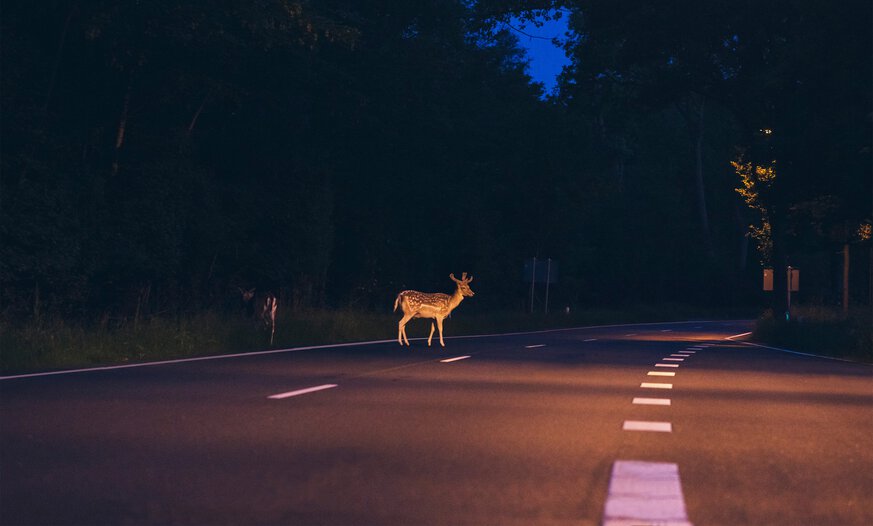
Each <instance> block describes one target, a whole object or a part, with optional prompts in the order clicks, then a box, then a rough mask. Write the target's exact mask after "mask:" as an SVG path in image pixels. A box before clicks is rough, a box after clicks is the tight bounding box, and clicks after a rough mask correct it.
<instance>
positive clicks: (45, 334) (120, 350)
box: [0, 304, 753, 375]
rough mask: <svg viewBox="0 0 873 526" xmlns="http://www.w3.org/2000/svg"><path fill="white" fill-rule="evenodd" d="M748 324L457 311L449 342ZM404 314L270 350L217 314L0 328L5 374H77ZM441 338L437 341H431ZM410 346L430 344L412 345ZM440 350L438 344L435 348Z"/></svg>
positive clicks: (252, 347)
mask: <svg viewBox="0 0 873 526" xmlns="http://www.w3.org/2000/svg"><path fill="white" fill-rule="evenodd" d="M728 317H732V318H751V317H753V315H752V314H750V312H749V311H737V312H724V311H720V312H715V311H707V310H705V309H701V308H698V307H692V306H688V305H681V304H661V305H644V306H636V307H633V308H612V309H604V308H600V309H588V310H578V311H576V312H572V313H569V314H568V313H565V312H557V313H552V314H549V315H543V314H533V315H531V314H528V313H524V312H491V313H475V312H468V313H463V312H458V313H456V314H455V315H454V316H453V317H452V318H451V319H448V320H446V322H445V331H446V332H445V336H446V337H451V336H460V335H470V334H487V333H495V332H518V331H529V330H542V329H554V328H564V327H582V326H588V325H599V324H610V323H635V322H651V321H677V320H683V319H703V318H710V319H717V318H728ZM399 318H400V317H399V315H397V314H396V313H386V312H368V311H362V310H351V309H348V310H327V309H320V310H316V309H310V310H303V311H299V312H285V313H281V314H280V316H279V319H278V320H277V323H276V326H277V330H276V337H275V341H274V344H273V345H272V347H271V346H270V345H269V340H270V335H269V332H268V331H266V330H262V329H261V328H260V327H258V326H257V325H256V323H255V322H254V321H253V320H249V319H246V318H244V317H241V316H235V315H230V314H226V313H220V312H205V313H202V314H195V315H190V316H184V317H177V318H174V319H168V318H163V317H154V318H151V319H150V320H146V321H140V322H139V323H136V324H134V323H131V322H112V321H103V322H91V323H82V322H80V323H71V322H65V321H60V320H54V321H46V320H43V321H30V322H24V323H17V324H14V325H13V324H10V323H8V322H0V373H2V374H3V375H8V374H15V373H26V372H34V371H48V370H55V369H67V368H76V367H90V366H101V365H120V364H127V363H137V362H148V361H157V360H167V359H177V358H187V357H195V356H205V355H218V354H228V353H243V352H253V351H261V350H265V349H268V348H276V349H282V348H289V347H297V346H305V345H320V344H331V343H344V342H354V341H370V340H393V339H395V338H396V337H397V321H398V320H399ZM429 330H430V320H414V321H412V322H411V323H410V324H409V325H408V328H407V331H408V334H409V337H410V338H422V337H424V338H426V337H427V335H428V332H429ZM434 338H435V339H436V336H434ZM413 345H418V346H421V345H426V343H424V342H413ZM434 345H438V343H434Z"/></svg>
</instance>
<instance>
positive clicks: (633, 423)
mask: <svg viewBox="0 0 873 526" xmlns="http://www.w3.org/2000/svg"><path fill="white" fill-rule="evenodd" d="M621 428H622V429H623V430H624V431H655V432H660V433H672V432H673V424H671V423H670V422H645V421H640V420H625V421H624V425H622V426H621Z"/></svg>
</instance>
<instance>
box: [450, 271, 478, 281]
mask: <svg viewBox="0 0 873 526" xmlns="http://www.w3.org/2000/svg"><path fill="white" fill-rule="evenodd" d="M449 277H450V278H452V281H454V282H455V283H470V282H471V281H473V276H470V277H469V278H468V277H467V273H466V272H464V273H463V274H461V279H458V278H456V277H455V274H454V273H452V274H449Z"/></svg>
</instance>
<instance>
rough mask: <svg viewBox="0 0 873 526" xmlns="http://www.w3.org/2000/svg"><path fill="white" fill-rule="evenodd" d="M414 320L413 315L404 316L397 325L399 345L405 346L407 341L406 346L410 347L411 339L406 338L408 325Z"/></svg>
mask: <svg viewBox="0 0 873 526" xmlns="http://www.w3.org/2000/svg"><path fill="white" fill-rule="evenodd" d="M411 319H412V315H411V314H404V315H403V318H401V319H400V322H399V323H398V324H397V343H399V344H400V345H403V340H404V339H406V346H407V347H409V338H407V337H406V323H407V322H408V321H409V320H411Z"/></svg>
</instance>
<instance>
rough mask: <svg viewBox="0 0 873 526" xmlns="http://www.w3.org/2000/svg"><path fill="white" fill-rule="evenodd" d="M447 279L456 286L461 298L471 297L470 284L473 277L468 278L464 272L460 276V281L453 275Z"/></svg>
mask: <svg viewBox="0 0 873 526" xmlns="http://www.w3.org/2000/svg"><path fill="white" fill-rule="evenodd" d="M449 277H450V278H452V281H454V282H455V283H457V284H458V290H459V291H461V295H462V296H466V297H470V296H472V295H473V291H472V290H470V282H471V281H473V276H470V277H469V278H468V277H467V273H466V272H464V273H463V274H461V279H458V278H456V277H455V275H454V274H449Z"/></svg>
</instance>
